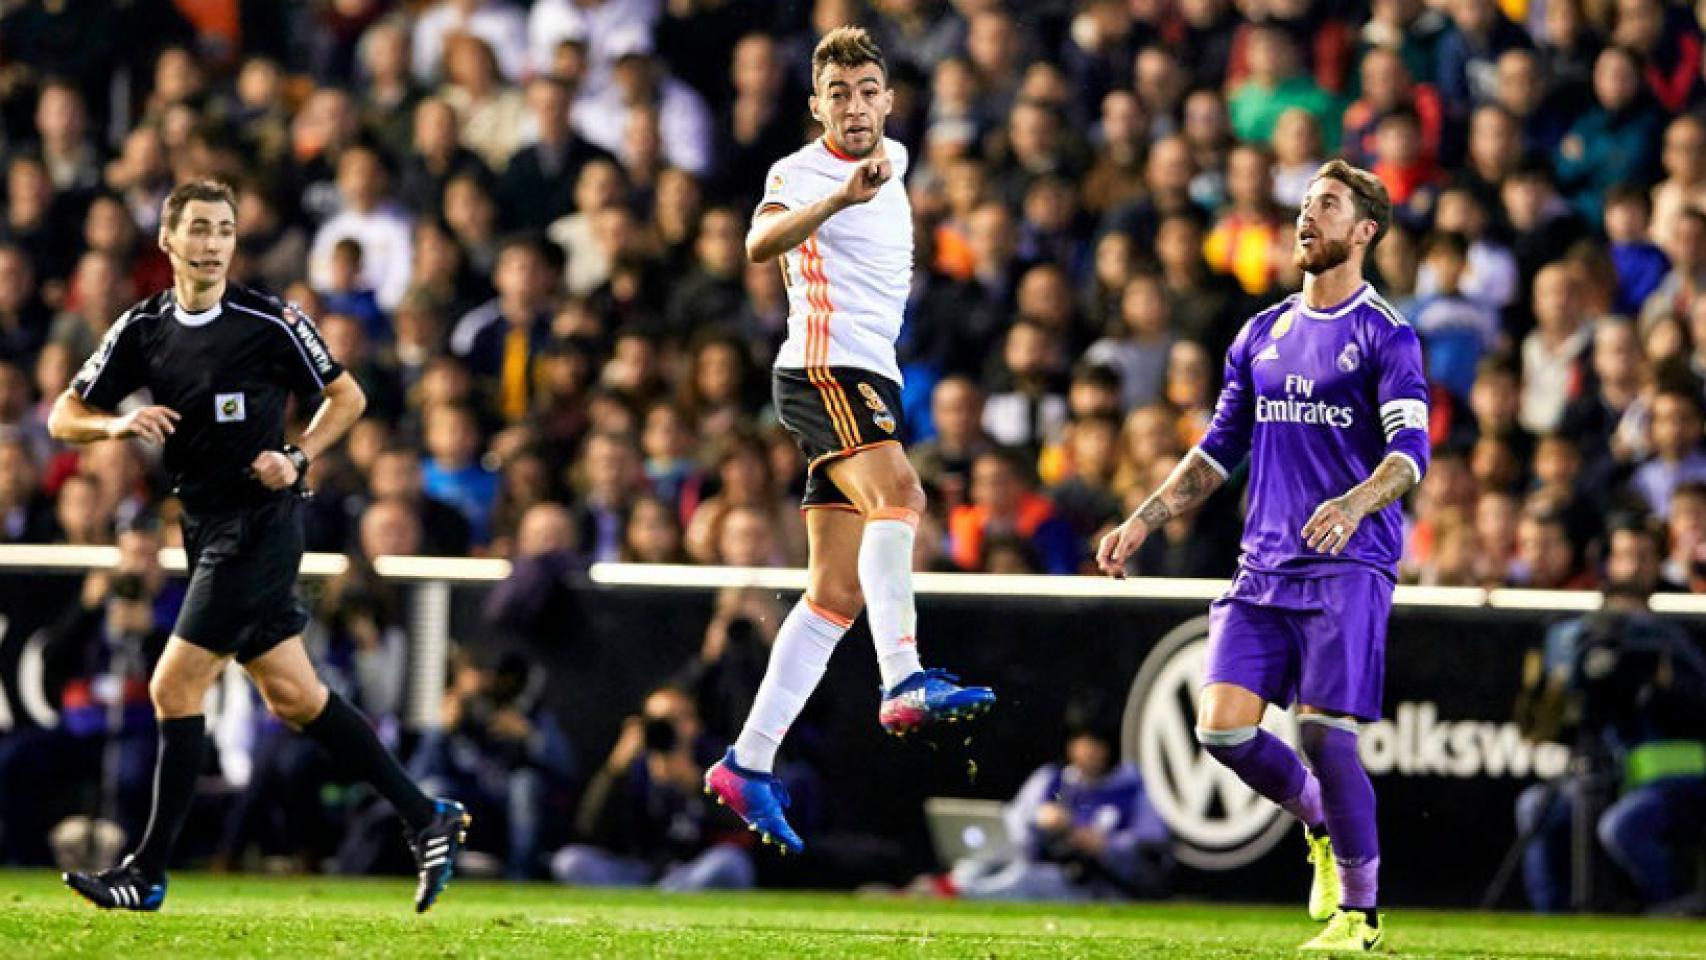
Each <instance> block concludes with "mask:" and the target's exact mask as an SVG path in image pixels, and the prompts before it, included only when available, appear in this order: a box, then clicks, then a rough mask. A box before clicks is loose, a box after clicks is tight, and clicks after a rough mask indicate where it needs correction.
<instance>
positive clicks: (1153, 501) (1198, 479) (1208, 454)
mask: <svg viewBox="0 0 1706 960" xmlns="http://www.w3.org/2000/svg"><path fill="white" fill-rule="evenodd" d="M1254 322H1255V321H1251V323H1249V324H1245V326H1244V329H1243V330H1240V331H1239V333H1238V336H1237V337H1236V338H1234V339H1233V341H1232V346H1231V347H1230V348H1228V349H1227V351H1226V371H1225V383H1226V385H1225V386H1224V387H1222V388H1221V389H1220V398H1219V399H1218V400H1217V401H1215V405H1214V421H1213V422H1212V423H1210V424H1209V428H1208V432H1207V433H1206V434H1204V435H1203V439H1202V442H1201V443H1200V444H1198V445H1197V446H1195V447H1192V448H1191V450H1190V452H1188V453H1186V454H1185V458H1184V459H1183V460H1180V461H1179V465H1178V466H1176V467H1174V468H1173V472H1172V473H1171V474H1169V475H1168V477H1167V479H1166V480H1165V481H1163V482H1162V484H1161V486H1160V487H1159V488H1157V489H1156V491H1155V492H1154V493H1153V494H1150V496H1149V499H1147V500H1145V501H1143V505H1142V506H1140V507H1138V508H1137V510H1136V511H1135V512H1134V513H1132V515H1131V516H1129V517H1127V518H1126V521H1125V522H1124V523H1122V524H1120V525H1119V526H1118V527H1115V528H1114V529H1113V530H1112V531H1110V532H1109V533H1108V535H1107V536H1105V537H1103V538H1102V543H1101V545H1100V546H1099V547H1098V548H1097V550H1096V566H1097V567H1098V568H1099V569H1100V570H1101V571H1102V572H1103V573H1105V574H1107V575H1108V576H1110V577H1116V578H1119V579H1122V580H1123V579H1124V578H1125V564H1126V560H1128V559H1129V558H1130V557H1131V555H1132V554H1134V553H1136V552H1137V548H1138V547H1141V546H1143V541H1144V540H1145V539H1147V538H1148V536H1149V535H1150V534H1151V533H1154V532H1155V531H1156V530H1159V529H1161V527H1162V526H1164V525H1166V523H1167V521H1169V520H1171V519H1173V518H1174V517H1176V516H1178V515H1179V514H1182V513H1188V512H1190V511H1191V510H1194V509H1196V508H1197V507H1199V506H1201V505H1202V502H1203V501H1204V500H1207V499H1208V498H1209V496H1210V495H1211V494H1213V493H1214V491H1216V490H1218V489H1220V485H1221V484H1223V483H1225V482H1226V477H1227V475H1228V473H1229V472H1230V471H1231V470H1232V468H1233V467H1236V466H1237V465H1238V464H1239V463H1241V462H1243V460H1244V455H1245V454H1247V453H1248V452H1249V451H1250V436H1251V431H1252V430H1253V429H1254V427H1255V408H1254V406H1253V405H1252V403H1251V399H1250V398H1251V393H1250V383H1249V363H1248V362H1247V361H1248V354H1249V351H1248V349H1247V348H1246V344H1247V343H1248V342H1249V338H1250V329H1251V327H1252V326H1253V325H1254Z"/></svg>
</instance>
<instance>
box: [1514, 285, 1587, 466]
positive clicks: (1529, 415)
mask: <svg viewBox="0 0 1706 960" xmlns="http://www.w3.org/2000/svg"><path fill="white" fill-rule="evenodd" d="M1534 323H1535V329H1534V332H1533V333H1531V334H1529V335H1528V337H1527V338H1526V339H1525V340H1523V342H1522V409H1521V412H1520V414H1519V420H1520V422H1521V423H1522V426H1523V428H1524V429H1527V430H1530V431H1532V432H1534V433H1550V432H1551V431H1552V430H1554V429H1556V428H1557V426H1558V422H1559V420H1560V419H1561V418H1562V417H1563V415H1564V407H1565V406H1566V405H1567V404H1568V403H1569V402H1570V400H1571V399H1573V398H1574V397H1575V396H1576V395H1577V394H1578V393H1579V392H1580V390H1581V375H1582V370H1581V361H1582V355H1583V354H1585V353H1586V352H1587V348H1588V345H1589V344H1590V343H1591V342H1592V340H1593V327H1592V326H1591V325H1590V324H1589V323H1588V322H1587V318H1586V317H1584V316H1583V315H1582V311H1581V304H1580V301H1579V299H1578V291H1577V289H1576V283H1575V281H1574V279H1572V278H1571V276H1570V272H1569V268H1568V267H1565V266H1564V265H1563V264H1551V265H1549V266H1546V267H1544V268H1542V269H1541V271H1540V273H1539V274H1538V275H1537V276H1535V278H1534Z"/></svg>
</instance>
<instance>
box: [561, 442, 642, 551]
mask: <svg viewBox="0 0 1706 960" xmlns="http://www.w3.org/2000/svg"><path fill="white" fill-rule="evenodd" d="M581 451H582V452H581V460H580V463H579V464H578V467H577V470H576V477H575V481H574V484H573V486H574V488H575V492H576V494H577V500H576V504H575V514H576V516H575V522H576V525H577V526H578V527H579V535H578V537H577V538H576V542H577V543H579V544H580V549H581V552H582V553H583V554H585V555H586V557H587V559H588V560H590V561H591V562H593V563H603V562H607V561H610V560H615V559H617V558H618V557H619V556H620V554H621V550H622V544H623V543H624V538H623V535H622V526H623V522H624V519H625V517H626V514H627V512H628V510H629V508H630V507H631V506H632V505H633V503H634V500H635V498H636V496H637V494H638V487H639V484H640V481H641V478H642V477H643V473H642V471H641V466H640V457H639V451H638V450H637V449H635V446H634V441H633V439H632V438H631V437H629V436H627V435H625V434H618V433H607V432H594V433H592V434H591V435H589V436H588V437H587V438H586V442H585V443H584V444H583V445H582V448H581Z"/></svg>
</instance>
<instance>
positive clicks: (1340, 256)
mask: <svg viewBox="0 0 1706 960" xmlns="http://www.w3.org/2000/svg"><path fill="white" fill-rule="evenodd" d="M1350 258H1351V238H1350V235H1349V234H1348V233H1347V234H1346V235H1345V236H1342V237H1338V238H1336V239H1334V238H1329V237H1325V236H1321V235H1317V236H1316V238H1315V243H1314V244H1313V245H1312V246H1308V247H1305V246H1304V245H1303V244H1302V243H1301V242H1300V243H1296V244H1294V245H1293V247H1292V253H1291V262H1292V265H1293V266H1295V267H1297V269H1299V270H1302V271H1303V272H1304V273H1311V274H1322V273H1326V272H1327V271H1328V270H1331V269H1333V268H1334V267H1336V266H1338V265H1339V264H1341V263H1344V262H1345V261H1346V260H1349V259H1350Z"/></svg>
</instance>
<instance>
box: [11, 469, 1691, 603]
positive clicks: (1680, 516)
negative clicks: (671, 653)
mask: <svg viewBox="0 0 1706 960" xmlns="http://www.w3.org/2000/svg"><path fill="white" fill-rule="evenodd" d="M3 451H4V448H3V447H0V452H3ZM1667 532H1668V534H1669V535H1668V537H1667V538H1666V541H1667V544H1668V547H1667V551H1666V553H1665V555H1664V558H1663V560H1662V563H1661V565H1660V568H1659V576H1660V581H1661V584H1666V585H1669V586H1668V587H1661V589H1681V590H1687V591H1689V592H1691V593H1700V592H1702V590H1706V484H1702V483H1684V484H1680V485H1678V486H1677V488H1676V490H1675V491H1674V492H1673V493H1672V494H1671V498H1670V522H1669V523H1668V524H1667Z"/></svg>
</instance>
